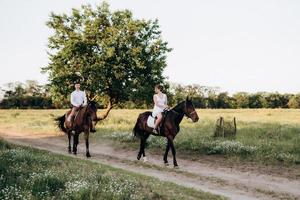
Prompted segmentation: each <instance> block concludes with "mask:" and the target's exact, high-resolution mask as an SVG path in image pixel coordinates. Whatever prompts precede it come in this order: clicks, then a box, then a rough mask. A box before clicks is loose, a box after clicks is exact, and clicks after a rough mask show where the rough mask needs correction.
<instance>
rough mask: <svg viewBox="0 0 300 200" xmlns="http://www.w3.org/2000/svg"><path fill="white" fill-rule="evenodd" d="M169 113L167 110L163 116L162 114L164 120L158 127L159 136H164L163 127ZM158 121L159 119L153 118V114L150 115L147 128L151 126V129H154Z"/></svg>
mask: <svg viewBox="0 0 300 200" xmlns="http://www.w3.org/2000/svg"><path fill="white" fill-rule="evenodd" d="M168 112H169V110H167V109H165V110H164V111H163V112H162V113H161V114H162V120H161V122H160V123H159V125H158V134H159V135H162V134H163V129H162V127H163V125H164V123H165V118H166V115H167V113H168ZM156 120H157V117H153V116H152V114H151V115H149V117H148V119H147V126H149V127H150V128H154V124H155V121H156Z"/></svg>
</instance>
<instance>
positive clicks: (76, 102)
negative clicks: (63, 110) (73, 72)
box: [67, 82, 87, 122]
mask: <svg viewBox="0 0 300 200" xmlns="http://www.w3.org/2000/svg"><path fill="white" fill-rule="evenodd" d="M71 104H72V111H71V113H70V115H69V117H68V118H67V121H69V122H72V121H73V117H74V115H75V113H76V112H77V111H79V109H80V107H82V106H85V105H86V104H87V98H86V94H85V92H84V91H82V90H80V83H79V82H77V83H75V90H74V91H73V92H72V93H71Z"/></svg>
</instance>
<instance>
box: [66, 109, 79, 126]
mask: <svg viewBox="0 0 300 200" xmlns="http://www.w3.org/2000/svg"><path fill="white" fill-rule="evenodd" d="M81 109H82V107H80V108H79V109H78V110H77V111H75V114H74V116H72V117H71V120H70V121H69V122H71V124H72V127H73V126H74V122H75V120H76V118H77V116H78V113H79V112H80V110H81ZM71 112H72V109H71V110H69V111H68V112H67V113H66V117H67V118H69V116H70V114H71Z"/></svg>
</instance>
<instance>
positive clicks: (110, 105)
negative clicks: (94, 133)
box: [99, 101, 113, 120]
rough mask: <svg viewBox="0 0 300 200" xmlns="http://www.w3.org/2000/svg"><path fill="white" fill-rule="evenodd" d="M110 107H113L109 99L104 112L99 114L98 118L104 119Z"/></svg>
mask: <svg viewBox="0 0 300 200" xmlns="http://www.w3.org/2000/svg"><path fill="white" fill-rule="evenodd" d="M112 108H113V106H112V103H111V101H109V103H108V105H107V107H106V109H105V112H104V113H103V114H101V115H100V117H99V120H104V119H105V118H106V117H107V116H108V114H109V112H110V110H111V109H112Z"/></svg>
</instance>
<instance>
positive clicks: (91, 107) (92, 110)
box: [87, 100, 99, 132]
mask: <svg viewBox="0 0 300 200" xmlns="http://www.w3.org/2000/svg"><path fill="white" fill-rule="evenodd" d="M87 112H88V114H89V116H90V117H91V120H92V129H91V131H92V132H95V127H96V124H97V123H98V121H99V118H98V117H97V103H96V102H95V101H93V100H91V101H88V105H87Z"/></svg>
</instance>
